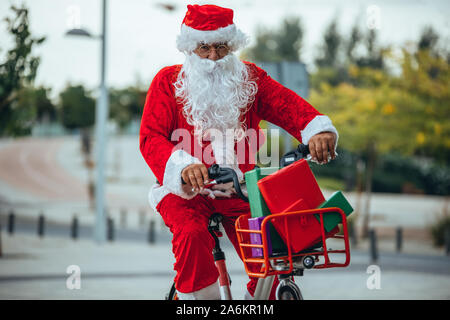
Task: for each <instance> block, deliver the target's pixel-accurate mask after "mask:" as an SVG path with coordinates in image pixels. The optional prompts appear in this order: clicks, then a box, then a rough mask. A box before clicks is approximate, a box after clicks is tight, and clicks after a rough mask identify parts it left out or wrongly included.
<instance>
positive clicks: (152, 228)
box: [148, 219, 155, 243]
mask: <svg viewBox="0 0 450 320" xmlns="http://www.w3.org/2000/svg"><path fill="white" fill-rule="evenodd" d="M148 243H155V221H154V220H153V219H152V220H150V224H149V228H148Z"/></svg>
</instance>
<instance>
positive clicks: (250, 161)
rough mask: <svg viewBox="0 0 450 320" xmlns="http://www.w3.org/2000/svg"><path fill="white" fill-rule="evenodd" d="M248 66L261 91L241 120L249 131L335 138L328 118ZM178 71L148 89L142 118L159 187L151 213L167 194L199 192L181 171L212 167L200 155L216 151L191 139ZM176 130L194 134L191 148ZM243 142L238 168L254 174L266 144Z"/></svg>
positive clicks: (165, 73)
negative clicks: (178, 94)
mask: <svg viewBox="0 0 450 320" xmlns="http://www.w3.org/2000/svg"><path fill="white" fill-rule="evenodd" d="M245 63H246V65H247V66H248V68H249V71H250V73H249V74H250V78H251V79H252V80H254V81H256V83H257V86H258V91H257V93H256V96H255V99H254V102H253V103H252V104H251V105H250V106H249V107H248V109H247V110H248V111H247V112H246V113H245V115H243V116H244V117H245V122H244V123H245V126H246V128H247V129H252V130H253V132H255V131H258V130H259V122H260V121H261V120H267V121H269V122H271V123H273V124H275V125H277V126H279V127H281V128H283V129H285V130H286V131H287V132H289V133H290V134H291V135H292V136H294V137H295V138H297V139H298V140H299V141H302V142H303V143H305V144H307V143H308V141H309V139H310V138H311V137H312V136H313V135H315V134H317V133H319V132H323V131H332V132H335V133H336V135H337V131H336V129H335V128H334V126H333V125H332V123H331V120H330V119H329V118H328V117H327V116H325V115H322V114H321V113H319V112H318V111H317V110H316V109H314V108H313V107H312V106H311V105H310V104H309V103H308V102H307V101H305V100H304V99H303V98H302V97H300V96H299V95H297V94H296V93H295V92H293V91H292V90H290V89H288V88H286V87H284V86H282V85H281V84H280V83H278V82H276V81H275V80H273V79H272V78H271V77H270V76H268V75H267V73H266V72H265V71H264V70H262V69H261V68H259V67H257V66H256V65H255V64H253V63H249V62H245ZM180 70H181V65H174V66H170V67H165V68H163V69H162V70H160V71H159V72H158V74H157V75H156V76H155V77H154V79H153V81H152V83H151V85H150V88H149V90H148V93H147V97H146V101H145V106H144V110H143V114H142V120H141V128H140V141H139V142H140V150H141V153H142V155H143V157H144V159H145V161H146V162H147V164H148V165H149V167H150V169H151V170H152V172H153V173H154V175H155V176H156V179H157V180H158V182H159V183H158V184H156V185H155V186H153V187H152V189H151V190H150V193H149V202H150V205H151V206H152V207H153V209H156V205H157V204H158V203H159V201H160V200H161V199H162V198H163V197H164V196H165V195H167V194H168V193H174V194H176V195H179V196H181V197H183V198H186V199H190V198H193V197H194V196H195V195H196V194H197V193H195V192H193V191H192V190H191V189H190V188H189V187H188V186H187V185H182V184H181V178H180V177H181V171H182V170H183V169H184V168H185V167H186V166H187V165H189V164H192V163H201V162H203V163H205V165H206V166H210V165H211V163H210V162H209V163H206V162H205V161H204V159H202V157H198V154H199V152H201V153H203V154H204V153H205V152H206V153H208V152H209V151H210V150H212V148H211V146H210V145H209V142H208V141H206V142H204V143H203V144H202V145H201V146H200V145H199V144H198V141H197V140H196V139H194V138H193V133H194V128H193V127H192V126H191V125H189V124H188V123H187V121H186V119H185V117H184V115H183V112H182V111H183V105H182V104H181V103H179V101H177V99H176V98H175V88H174V85H173V84H174V83H175V82H176V79H177V76H178V74H179V72H180ZM177 129H186V131H185V132H189V133H191V135H192V139H191V143H192V144H191V148H187V150H186V148H185V150H180V149H177V148H176V146H177V145H179V142H180V141H179V139H174V133H175V132H176V130H177ZM249 131H250V130H249ZM179 138H180V137H179ZM184 138H185V137H184ZM243 141H244V144H245V146H244V147H245V159H239V169H240V170H241V171H242V173H245V172H246V171H248V170H251V169H253V167H254V155H255V154H256V152H257V150H258V149H259V147H260V146H261V145H262V144H263V142H264V141H263V139H262V137H261V136H259V138H257V139H250V141H247V140H246V139H244V140H243ZM196 144H197V145H196ZM189 149H190V150H189ZM212 153H213V152H212ZM196 155H197V156H196ZM211 157H214V154H211Z"/></svg>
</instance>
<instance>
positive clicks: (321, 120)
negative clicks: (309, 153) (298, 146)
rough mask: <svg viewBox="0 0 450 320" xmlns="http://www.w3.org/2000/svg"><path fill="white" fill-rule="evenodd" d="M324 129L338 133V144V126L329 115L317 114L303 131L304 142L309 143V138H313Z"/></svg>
mask: <svg viewBox="0 0 450 320" xmlns="http://www.w3.org/2000/svg"><path fill="white" fill-rule="evenodd" d="M324 131H329V132H333V133H334V134H336V143H335V146H337V142H338V139H339V134H338V132H337V130H336V128H335V127H334V126H333V124H332V122H331V120H330V118H328V117H327V116H316V117H314V119H312V120H311V121H310V122H309V123H308V125H307V126H306V127H305V129H304V130H302V131H301V135H302V143H303V144H308V142H309V139H311V137H312V136H314V135H316V134H318V133H320V132H324Z"/></svg>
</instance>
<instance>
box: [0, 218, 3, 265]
mask: <svg viewBox="0 0 450 320" xmlns="http://www.w3.org/2000/svg"><path fill="white" fill-rule="evenodd" d="M2 256H3V250H2V225H1V223H0V257H2Z"/></svg>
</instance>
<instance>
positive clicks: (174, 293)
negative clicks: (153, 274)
mask: <svg viewBox="0 0 450 320" xmlns="http://www.w3.org/2000/svg"><path fill="white" fill-rule="evenodd" d="M166 300H179V299H178V295H177V289H175V282H174V283H173V284H172V286H171V287H170V290H169V293H168V294H167V295H166Z"/></svg>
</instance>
